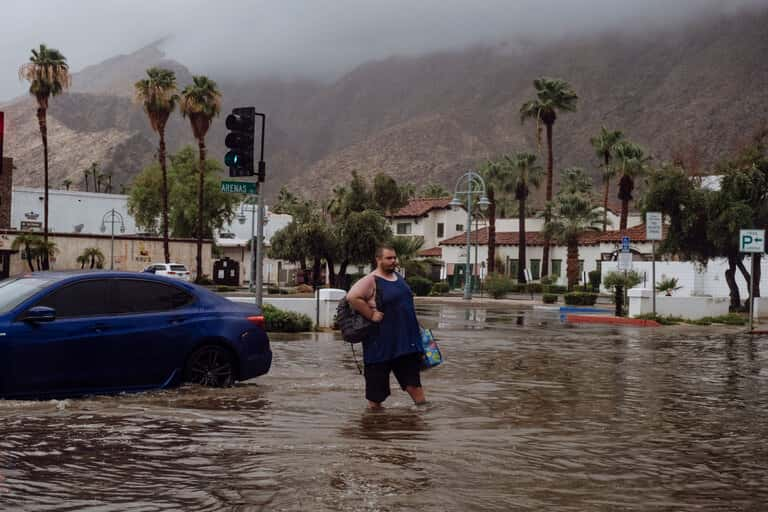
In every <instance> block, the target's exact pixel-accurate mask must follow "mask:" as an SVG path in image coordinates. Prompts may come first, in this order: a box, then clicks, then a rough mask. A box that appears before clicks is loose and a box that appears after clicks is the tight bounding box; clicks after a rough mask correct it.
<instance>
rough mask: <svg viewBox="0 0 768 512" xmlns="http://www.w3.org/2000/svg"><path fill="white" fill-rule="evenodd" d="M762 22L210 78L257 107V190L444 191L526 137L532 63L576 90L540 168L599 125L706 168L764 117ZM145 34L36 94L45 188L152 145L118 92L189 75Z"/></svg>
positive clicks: (36, 168) (756, 14) (764, 12)
mask: <svg viewBox="0 0 768 512" xmlns="http://www.w3.org/2000/svg"><path fill="white" fill-rule="evenodd" d="M767 24H768V8H763V9H761V10H758V11H745V12H742V13H741V14H738V15H730V16H717V17H708V18H703V19H699V20H697V21H694V22H691V23H689V24H688V25H685V26H680V27H676V28H674V29H667V30H666V31H656V32H653V33H646V34H643V35H626V34H622V33H602V34H598V35H593V36H590V37H582V38H569V39H563V40H559V41H557V42H551V43H548V44H539V45H533V44H522V43H507V44H503V45H497V46H494V47H475V48H470V49H466V50H464V51H460V52H441V53H435V54H430V55H425V56H421V57H398V56H393V57H390V58H387V59H383V60H379V61H371V62H366V63H364V64H362V65H360V66H358V67H357V68H356V69H354V70H352V71H350V72H349V73H347V74H346V75H344V76H342V77H340V78H339V79H338V80H337V81H335V82H333V83H330V84H324V83H319V82H313V81H309V80H297V81H282V80H277V79H274V80H269V79H259V80H255V79H245V78H243V79H241V80H236V79H231V78H230V79H223V80H221V79H218V80H217V77H215V76H214V77H212V78H214V79H215V80H217V81H218V82H219V85H220V86H221V88H222V91H223V93H224V101H223V103H224V104H223V112H224V113H226V112H228V111H229V110H230V109H231V108H232V107H235V106H242V105H255V106H256V107H257V110H260V111H264V112H266V113H267V116H268V117H267V133H266V147H265V160H266V161H267V172H268V180H269V181H268V185H267V193H268V196H270V197H274V195H275V194H276V193H277V191H278V190H279V188H280V186H282V185H284V184H287V185H289V186H291V187H292V188H295V189H297V190H298V191H304V192H305V194H306V195H308V196H309V195H311V196H313V197H317V196H318V195H323V194H326V193H327V192H328V191H329V190H330V189H331V188H332V187H333V186H334V185H335V184H338V183H344V182H347V181H348V179H349V174H350V172H351V171H352V170H357V171H359V172H360V173H361V174H362V175H364V176H372V175H374V174H376V173H377V172H386V173H389V174H392V175H394V176H396V177H397V178H398V179H400V180H402V181H409V182H413V183H414V184H416V185H421V184H424V183H427V182H431V181H435V182H440V183H442V184H443V185H444V186H446V188H448V189H452V188H453V184H454V181H455V179H456V178H457V176H459V175H460V174H461V173H462V172H465V171H466V170H467V169H471V168H474V167H475V166H476V165H477V164H478V163H479V162H481V161H483V160H484V159H486V158H489V157H493V156H495V155H498V154H501V153H508V152H514V151H519V150H529V151H537V150H538V144H537V138H536V126H535V123H531V122H530V121H529V122H527V123H526V124H525V125H523V124H521V123H520V119H519V114H518V111H519V107H520V105H521V104H522V103H523V102H524V101H526V100H528V99H531V98H532V97H533V94H534V92H533V87H532V84H531V82H532V80H533V79H534V78H536V77H538V76H542V75H546V76H554V77H560V78H563V79H565V80H567V81H568V82H570V83H571V85H572V86H573V88H574V89H575V90H576V92H577V93H578V94H579V110H578V111H577V112H576V113H572V114H563V115H561V116H560V117H559V118H558V120H557V122H556V124H555V129H554V140H555V159H556V168H562V167H565V166H572V165H579V166H583V167H586V168H587V169H589V170H590V171H591V172H592V174H593V176H595V177H596V178H597V177H598V175H599V170H598V164H599V162H598V161H597V159H596V158H595V157H594V155H593V151H592V149H591V147H590V145H589V138H590V137H591V136H593V135H594V134H595V133H596V132H598V131H599V129H600V126H601V125H606V126H608V127H609V128H612V129H621V130H623V131H624V132H625V133H626V134H627V135H628V137H630V138H631V139H632V140H634V141H636V142H639V143H641V144H643V145H644V146H646V147H647V148H648V149H649V151H650V152H651V154H652V155H653V156H654V159H655V160H656V161H662V160H669V159H672V158H673V157H677V158H683V159H684V160H685V161H686V162H687V163H688V165H690V166H697V167H698V168H699V170H700V171H706V170H708V169H709V168H711V166H712V165H713V164H714V163H715V162H717V161H718V160H720V159H722V158H724V157H727V156H728V155H729V154H730V153H731V152H732V151H733V150H734V149H736V148H737V147H738V146H739V145H740V144H741V143H742V142H743V141H744V140H745V139H746V138H747V137H748V136H749V135H750V134H751V133H752V132H753V131H754V130H756V129H757V128H759V127H761V126H763V125H764V124H765V123H766V120H767V119H768V88H766V87H764V85H765V84H766V83H768V66H766V65H765V64H764V56H765V55H766V54H768V31H766V30H765V28H764V27H765V26H766V25H767ZM160 48H161V43H159V44H153V45H150V46H148V47H146V48H143V49H141V50H139V51H137V52H135V53H132V54H128V55H121V56H118V57H114V58H112V59H109V60H107V61H105V62H102V63H100V64H98V65H94V66H90V67H88V68H85V69H83V70H82V71H81V72H79V73H77V74H75V75H74V77H73V88H72V90H71V91H70V92H69V93H67V94H65V95H63V96H60V97H57V98H54V99H53V100H52V101H51V106H50V110H49V139H50V151H51V166H50V169H51V183H52V184H54V186H56V185H58V184H59V183H61V181H62V180H63V179H65V178H69V179H72V180H73V181H75V183H80V182H81V181H82V169H84V168H85V167H86V166H88V165H89V164H90V163H91V162H94V161H95V162H99V163H100V165H101V168H102V171H103V172H107V173H111V174H113V182H114V183H115V184H116V185H120V184H124V185H129V184H130V180H131V178H132V176H134V175H135V174H136V173H138V172H139V171H140V170H141V169H142V167H144V166H145V165H147V164H148V163H150V162H151V161H152V160H153V159H154V152H155V148H156V146H157V137H156V135H155V134H154V133H152V132H151V130H150V129H149V123H148V122H147V120H146V117H145V115H144V113H143V112H142V111H141V108H140V107H139V106H138V105H137V104H135V102H134V101H133V100H132V95H133V83H134V82H135V81H136V80H138V79H140V78H141V77H142V75H143V72H144V70H145V69H147V68H148V67H151V66H154V65H161V66H164V67H169V68H171V69H174V70H175V71H176V73H177V77H178V82H179V85H180V87H183V86H184V85H186V84H187V83H189V82H190V81H191V75H192V72H191V71H190V70H188V69H187V68H186V67H185V66H183V64H181V63H178V62H175V61H172V60H170V59H167V58H166V56H165V55H164V54H163V52H162V51H161V49H160ZM196 72H197V71H196ZM4 108H5V110H6V119H7V123H8V129H7V146H6V147H7V153H8V154H10V155H11V156H13V157H14V158H15V159H16V166H17V168H18V170H17V171H16V180H15V181H16V184H19V185H30V186H35V185H37V186H39V185H40V184H41V182H42V179H41V168H42V149H41V143H40V137H39V133H38V131H37V121H36V119H35V115H34V113H35V105H34V102H33V101H32V100H31V99H30V98H20V99H18V100H16V101H14V102H12V103H11V104H9V105H6V106H5V107H4ZM223 117H224V116H222V118H223ZM223 125H224V123H223V119H218V120H216V121H215V122H214V124H213V126H212V128H211V131H210V132H209V135H208V137H207V139H206V142H207V145H208V148H209V156H210V157H212V158H220V159H221V157H223V154H224V149H225V148H224V146H223V139H224V135H225V128H224V126H223ZM167 139H168V146H169V149H170V150H171V151H173V150H175V149H178V148H179V147H180V146H181V145H182V144H189V143H194V141H193V139H192V137H191V132H190V129H189V126H188V123H187V122H186V120H184V119H182V118H181V117H180V116H179V115H174V116H173V117H172V118H171V120H170V122H169V124H168V128H167ZM543 151H544V148H542V154H543Z"/></svg>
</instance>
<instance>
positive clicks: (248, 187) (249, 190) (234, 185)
mask: <svg viewBox="0 0 768 512" xmlns="http://www.w3.org/2000/svg"><path fill="white" fill-rule="evenodd" d="M221 191H222V192H232V193H233V194H254V195H255V194H257V193H258V192H257V191H256V184H255V183H253V182H250V181H222V182H221Z"/></svg>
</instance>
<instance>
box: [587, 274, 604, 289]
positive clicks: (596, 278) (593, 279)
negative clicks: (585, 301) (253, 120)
mask: <svg viewBox="0 0 768 512" xmlns="http://www.w3.org/2000/svg"><path fill="white" fill-rule="evenodd" d="M601 280H602V273H601V272H600V271H599V270H592V271H590V272H589V287H590V289H591V290H592V291H593V292H597V291H600V281H601Z"/></svg>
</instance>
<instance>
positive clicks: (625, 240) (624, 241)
mask: <svg viewBox="0 0 768 512" xmlns="http://www.w3.org/2000/svg"><path fill="white" fill-rule="evenodd" d="M621 252H629V237H628V236H623V237H621Z"/></svg>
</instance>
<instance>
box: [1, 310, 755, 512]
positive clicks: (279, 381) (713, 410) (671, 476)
mask: <svg viewBox="0 0 768 512" xmlns="http://www.w3.org/2000/svg"><path fill="white" fill-rule="evenodd" d="M419 314H420V317H421V318H422V320H423V321H424V323H425V325H427V326H429V327H433V328H435V332H436V335H437V336H438V339H439V340H440V342H441V347H442V349H443V352H444V355H445V356H446V358H447V362H446V363H445V364H443V365H442V366H440V367H438V368H436V369H433V370H430V371H429V372H427V373H424V374H423V376H422V378H423V382H424V385H425V389H426V393H427V398H428V400H429V401H430V403H429V405H427V406H425V407H421V408H418V407H415V406H412V405H411V403H410V401H409V399H408V397H407V395H406V394H405V393H403V392H401V391H400V390H399V389H395V385H394V380H393V395H392V396H391V397H390V398H389V399H388V400H387V402H385V405H386V406H387V409H386V410H385V411H384V412H379V413H371V412H366V410H365V400H364V399H363V392H364V386H363V379H362V377H361V376H359V375H358V373H357V369H356V366H355V362H354V360H353V357H352V354H351V352H350V350H349V345H347V344H345V343H343V342H341V340H340V339H339V338H337V337H335V336H334V335H333V334H329V333H318V334H302V335H273V336H272V341H273V343H272V349H273V351H274V363H273V367H272V371H271V372H270V373H269V374H268V375H267V376H264V377H261V378H258V379H255V380H253V381H249V382H246V383H242V384H239V385H238V386H237V387H235V388H233V389H224V390H205V389H201V388H193V387H185V388H181V389H175V390H170V391H163V392H153V393H145V394H137V395H124V396H117V397H91V398H86V399H77V400H60V401H45V402H31V401H30V402H22V401H0V510H99V511H103V510H105V511H111V510H114V511H125V510H270V511H271V510H313V511H325V510H329V511H331V510H332V511H336V510H343V511H347V510H350V511H353V510H386V511H396V510H418V511H424V512H426V511H444V510H451V511H454V510H455V511H510V510H536V511H543V510H547V511H552V510H557V511H584V510H766V509H767V508H768V447H766V442H765V440H766V437H768V392H767V391H766V389H767V388H768V337H755V338H754V339H752V338H750V337H749V336H746V335H743V334H739V333H738V331H737V330H736V329H734V328H727V329H726V328H719V327H711V328H703V327H698V328H689V327H682V328H664V329H659V330H650V329H645V330H643V329H617V328H613V327H610V328H606V327H601V328H597V327H571V326H566V325H563V324H561V323H560V322H559V319H558V317H557V315H556V314H555V313H552V312H546V311H537V310H534V311H531V310H524V311H522V310H521V311H519V312H517V311H510V310H509V308H506V309H502V308H498V309H483V308H474V309H464V308H459V307H455V306H435V305H433V306H420V308H419Z"/></svg>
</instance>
